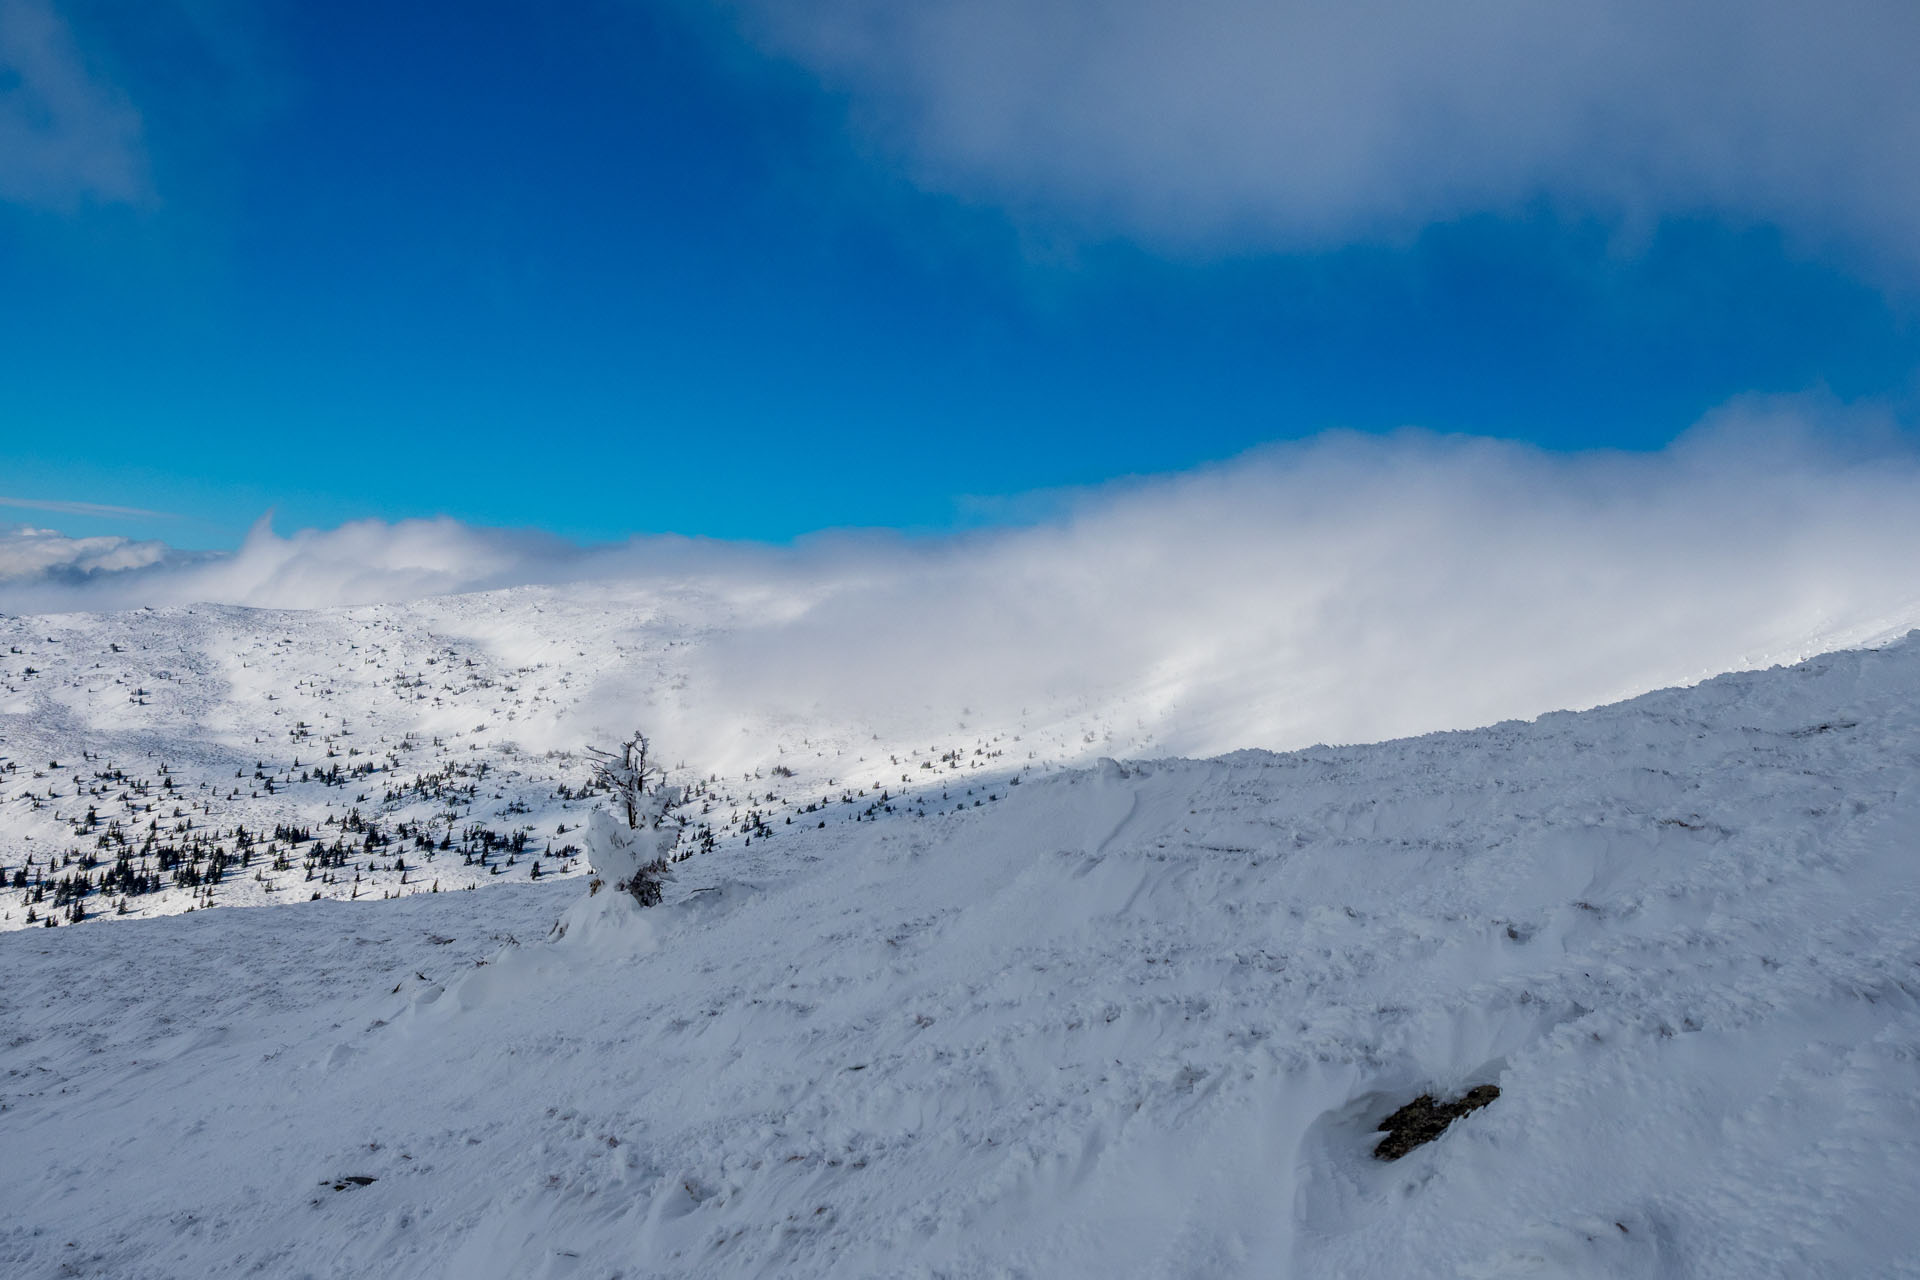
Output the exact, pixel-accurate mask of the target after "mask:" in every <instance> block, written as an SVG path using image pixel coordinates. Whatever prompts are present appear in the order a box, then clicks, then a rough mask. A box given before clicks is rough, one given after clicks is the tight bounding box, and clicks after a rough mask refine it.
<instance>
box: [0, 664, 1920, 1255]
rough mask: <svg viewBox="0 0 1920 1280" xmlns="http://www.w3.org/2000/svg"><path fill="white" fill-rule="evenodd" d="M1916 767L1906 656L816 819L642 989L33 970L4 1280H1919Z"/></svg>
mask: <svg viewBox="0 0 1920 1280" xmlns="http://www.w3.org/2000/svg"><path fill="white" fill-rule="evenodd" d="M1917 758H1920V643H1915V642H1914V641H1912V640H1909V641H1907V642H1905V643H1902V644H1899V645H1896V646H1894V647H1892V648H1889V649H1886V650H1883V651H1873V652H1848V653H1839V654H1834V655H1831V656H1828V657H1824V658H1820V659H1817V660H1814V661H1811V662H1807V663H1804V664H1802V665H1800V666H1797V667H1794V668H1790V669H1777V670H1771V671H1765V672H1757V673H1750V674H1744V675H1736V676H1727V677H1722V678H1719V679H1715V680H1712V681H1709V682H1707V683H1705V684H1703V685H1700V686H1698V687H1696V688H1693V689H1689V690H1672V691H1666V692H1660V693H1655V694H1651V695H1647V696H1645V697H1642V698H1639V699H1636V700H1634V701H1632V702H1628V703H1624V704H1620V705H1616V706H1611V707H1607V708H1602V709H1600V710H1596V711H1592V712H1583V713H1578V714H1573V713H1566V714H1555V715H1550V716H1546V717H1543V718H1542V719H1540V720H1539V721H1537V722H1533V723H1519V722H1508V723H1504V724H1500V725H1495V726H1493V727H1490V728H1486V729H1481V730H1475V731H1472V732H1463V733H1445V734H1438V735H1432V736H1428V737H1422V738H1414V739H1408V740H1403V741H1396V742H1388V743H1384V744H1380V745H1377V746H1367V747H1340V748H1331V747H1314V748H1310V749H1307V750H1304V751H1298V752H1293V753H1290V754H1285V755H1274V754H1269V753H1265V752H1241V753H1237V754H1235V755H1232V756H1227V757H1224V758H1221V759H1217V760H1209V761H1187V760H1163V761H1152V762H1137V761H1136V762H1128V763H1126V764H1124V765H1123V764H1118V763H1115V764H1111V765H1109V764H1106V763H1103V764H1102V765H1101V766H1100V767H1099V768H1097V769H1094V770H1090V771H1085V772H1056V773H1054V774H1052V775H1050V776H1037V775H1031V776H1029V777H1028V778H1027V779H1026V780H1025V781H1024V782H1023V783H1022V785H1020V786H1018V787H1012V788H1006V787H998V788H996V789H995V792H994V794H995V795H996V796H998V797H1001V798H999V799H997V800H996V802H994V803H989V804H986V805H984V806H983V807H980V808H977V809H976V808H972V807H967V808H965V809H961V810H959V811H951V810H950V811H946V812H943V813H941V814H938V815H934V816H929V817H928V818H926V819H925V820H908V819H906V818H905V817H904V816H893V817H891V818H889V817H887V816H886V815H885V814H884V813H876V815H875V818H874V820H871V821H862V822H859V823H854V822H845V823H839V824H836V825H835V826H833V827H831V828H828V829H825V830H821V829H818V828H806V827H803V826H801V825H800V824H795V826H794V828H793V829H792V830H791V831H790V832H785V833H783V835H782V838H781V839H779V840H764V839H755V840H754V841H753V842H752V844H751V845H747V844H744V843H743V844H741V845H739V846H735V847H731V848H728V849H726V850H724V851H722V852H720V853H717V854H715V855H711V856H708V857H706V858H705V859H703V860H695V861H692V862H688V863H683V864H681V867H682V872H681V876H680V878H679V880H678V881H677V882H676V883H675V884H674V885H673V887H672V888H671V889H670V891H669V893H668V896H667V900H666V902H665V903H664V904H663V905H662V906H660V907H658V908H655V909H652V910H647V911H635V912H632V913H631V914H630V916H629V918H628V920H627V922H626V924H624V925H622V926H620V927H618V928H614V927H608V928H607V929H606V930H605V931H604V933H605V936H606V938H608V939H609V940H611V939H613V938H615V937H617V936H624V937H627V938H628V939H629V940H630V941H631V942H632V944H633V945H630V946H626V947H617V946H613V945H610V944H609V945H599V944H595V945H581V944H579V942H578V940H577V939H576V938H575V937H574V936H573V934H572V933H571V931H570V932H569V934H568V936H567V937H565V938H563V939H561V940H559V941H558V942H551V943H550V942H546V941H542V939H543V938H544V937H545V935H546V934H547V932H548V929H549V928H550V926H551V924H552V922H553V921H554V919H555V918H556V916H558V915H559V914H561V913H562V912H563V911H564V910H566V909H567V908H568V906H569V904H571V903H573V902H575V901H577V900H579V899H580V898H582V897H585V896H586V888H585V886H584V885H583V884H582V883H581V881H580V880H578V879H574V880H571V881H561V882H552V881H540V882H534V883H525V882H522V883H518V884H515V885H511V886H503V887H501V888H498V889H495V890H493V891H489V892H485V893H457V894H448V893H442V894H437V895H421V896H417V897H410V898H406V899H403V900H400V901H395V902H385V903H365V902H340V901H323V902H318V903H310V904H300V905H295V906H291V907H288V908H286V909H283V910H279V911H272V912H196V913H195V914H193V915H191V916H176V917H172V918H167V919H151V920H136V921H130V922H124V923H122V924H119V925H117V926H115V927H112V928H83V929H62V930H54V931H47V930H27V931H19V932H14V933H10V934H6V935H4V936H0V964H4V966H5V969H4V971H5V972H6V974H7V979H8V980H7V982H6V983H5V984H3V985H0V1021H3V1022H4V1025H5V1026H6V1027H7V1028H8V1039H7V1040H6V1042H5V1043H4V1045H0V1069H3V1070H0V1136H4V1140H5V1149H6V1151H7V1152H8V1159H6V1160H5V1161H0V1204H4V1205H5V1206H6V1213H5V1215H4V1218H0V1274H6V1275H8V1276H15V1275H18V1276H36V1277H37V1276H54V1275H59V1274H74V1273H78V1274H100V1275H113V1276H162V1275H195V1276H209V1277H216V1276H239V1275H243V1274H276V1275H355V1276H447V1275H458V1276H463V1277H475V1278H477V1280H486V1278H488V1277H526V1276H548V1277H559V1276H581V1277H585V1276H607V1275H612V1274H622V1275H627V1276H637V1275H648V1276H701V1277H729V1276H764V1275H780V1276H835V1277H841V1276H882V1275H884V1276H894V1275H941V1276H980V1277H985V1276H1035V1277H1041V1276H1044V1277H1069V1278H1070V1277H1077V1276H1087V1277H1112V1276H1141V1277H1148V1276H1151V1277H1161V1276H1169V1275H1190V1276H1226V1275H1260V1276H1280V1277H1285V1276H1299V1277H1322V1276H1425V1275H1436V1276H1525V1275H1539V1276H1607V1277H1622V1276H1625V1277H1632V1276H1645V1277H1656V1276H1661V1277H1664V1276H1673V1275H1686V1276H1725V1277H1730V1278H1731V1277H1738V1278H1740V1280H1747V1278H1748V1277H1753V1276H1787V1275H1792V1276H1802V1275H1831V1276H1857V1275H1896V1274H1914V1273H1915V1266H1914V1261H1913V1260H1914V1259H1916V1258H1920V1219H1916V1217H1915V1216H1914V1215H1913V1213H1912V1212H1911V1206H1912V1205H1913V1203H1915V1202H1916V1200H1917V1199H1920V874H1917V873H1916V864H1915V861H1914V857H1913V848H1914V845H1913V832H1914V831H1916V830H1920V790H1916V789H1915V787H1914V786H1913V777H1914V761H1915V760H1916V759H1917ZM597 896H598V897H606V896H607V895H606V893H605V891H603V892H602V894H600V895H597ZM76 976H78V977H79V978H80V980H78V981H76ZM1479 1085H1494V1086H1497V1088H1498V1089H1499V1097H1498V1100H1497V1101H1495V1102H1494V1103H1493V1105H1490V1106H1487V1107H1484V1108H1481V1109H1479V1110H1475V1111H1473V1112H1472V1113H1471V1114H1467V1115H1463V1116H1461V1117H1459V1118H1457V1119H1455V1120H1454V1122H1453V1123H1452V1124H1450V1125H1449V1126H1447V1127H1446V1129H1445V1131H1444V1132H1442V1133H1441V1134H1440V1135H1439V1136H1438V1137H1437V1138H1436V1139H1435V1140H1433V1141H1432V1142H1429V1143H1426V1144H1425V1145H1422V1146H1420V1147H1418V1148H1417V1149H1415V1150H1412V1151H1411V1152H1409V1153H1408V1154H1407V1155H1406V1156H1405V1157H1404V1158H1402V1159H1400V1160H1396V1161H1392V1162H1384V1161H1379V1160H1375V1159H1374V1158H1373V1148H1374V1146H1375V1144H1376V1143H1377V1142H1378V1141H1379V1133H1378V1126H1379V1124H1380V1122H1381V1121H1382V1120H1383V1119H1385V1118H1386V1117H1388V1116H1389V1115H1390V1114H1392V1113H1393V1112H1395V1111H1396V1110H1397V1109H1399V1108H1401V1107H1402V1106H1404V1105H1405V1104H1406V1103H1408V1102H1409V1101H1410V1100H1411V1099H1414V1098H1416V1097H1418V1096H1420V1095H1422V1094H1431V1095H1433V1096H1435V1097H1438V1098H1454V1097H1459V1096H1461V1095H1462V1094H1464V1093H1466V1091H1467V1090H1469V1089H1471V1088H1473V1087H1475V1086H1479ZM349 1177H354V1178H366V1179H369V1181H367V1182H366V1183H365V1184H364V1185H361V1184H355V1183H348V1184H347V1185H348V1188H349V1189H347V1190H340V1191H336V1190H335V1189H334V1187H335V1185H336V1184H338V1183H341V1182H342V1181H343V1180H345V1179H347V1178H349Z"/></svg>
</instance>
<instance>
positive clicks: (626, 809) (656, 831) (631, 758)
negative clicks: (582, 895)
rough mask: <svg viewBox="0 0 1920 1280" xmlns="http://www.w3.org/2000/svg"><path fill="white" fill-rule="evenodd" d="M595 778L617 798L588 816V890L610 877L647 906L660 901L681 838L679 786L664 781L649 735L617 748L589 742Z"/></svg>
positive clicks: (595, 890) (592, 891)
mask: <svg viewBox="0 0 1920 1280" xmlns="http://www.w3.org/2000/svg"><path fill="white" fill-rule="evenodd" d="M587 754H588V755H590V756H592V757H593V776H594V781H595V782H596V783H598V784H599V785H600V786H601V787H603V788H604V789H605V790H606V791H607V793H608V795H609V797H610V798H611V799H612V802H613V811H612V812H611V813H609V812H608V811H607V810H605V809H596V810H594V811H593V813H592V814H591V815H590V816H589V817H588V819H587V830H586V844H587V861H588V863H589V864H590V865H591V866H592V867H593V879H592V880H591V881H589V882H588V885H587V890H588V893H589V895H592V894H595V893H598V892H599V891H600V889H601V888H602V886H603V885H605V884H607V883H609V882H611V883H612V885H613V887H614V888H615V889H616V890H617V891H619V892H622V893H629V894H632V895H633V900H634V901H635V902H637V903H639V904H640V905H641V906H643V907H651V906H654V905H656V904H657V903H658V902H659V901H660V895H661V887H662V884H663V883H664V881H665V880H666V878H667V875H668V868H669V865H670V859H671V855H672V853H673V848H674V846H675V845H676V844H678V843H679V840H680V831H679V827H678V826H677V825H676V824H675V822H674V820H673V808H674V806H675V805H677V804H678V803H679V802H680V789H679V788H678V787H669V786H667V785H666V784H665V771H664V770H662V769H661V768H660V767H659V766H658V765H657V764H655V763H654V762H653V761H652V759H651V758H650V756H649V755H648V743H647V738H646V735H645V734H642V733H635V734H634V735H633V736H632V737H630V738H628V739H627V740H626V741H625V742H623V743H621V744H620V749H619V750H618V751H602V750H600V749H598V748H595V747H588V748H587Z"/></svg>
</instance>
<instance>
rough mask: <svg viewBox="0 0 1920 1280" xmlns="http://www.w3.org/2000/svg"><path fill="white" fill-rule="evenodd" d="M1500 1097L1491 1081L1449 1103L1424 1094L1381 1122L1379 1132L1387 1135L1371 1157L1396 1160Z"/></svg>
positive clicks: (1497, 1089)
mask: <svg viewBox="0 0 1920 1280" xmlns="http://www.w3.org/2000/svg"><path fill="white" fill-rule="evenodd" d="M1499 1096H1500V1087H1499V1086H1498V1085H1491V1084H1482V1085H1476V1086H1474V1087H1473V1088H1471V1089H1469V1090H1467V1092H1466V1095H1465V1096H1464V1097H1460V1098H1455V1099H1454V1100H1453V1101H1452V1102H1441V1101H1439V1100H1438V1099H1437V1098H1435V1097H1434V1096H1433V1095H1432V1094H1430V1093H1423V1094H1421V1095H1420V1096H1419V1097H1417V1098H1415V1099H1414V1100H1413V1101H1412V1102H1409V1103H1408V1104H1407V1105H1406V1106H1404V1107H1402V1108H1400V1109H1399V1110H1398V1111H1396V1112H1394V1113H1393V1114H1392V1115H1390V1116H1388V1117H1387V1118H1386V1119H1385V1120H1382V1121H1381V1122H1380V1132H1381V1133H1384V1134H1386V1135H1387V1136H1386V1137H1385V1138H1382V1139H1381V1140H1380V1145H1379V1146H1377V1147H1375V1148H1374V1149H1373V1158H1374V1159H1376V1160H1398V1159H1399V1158H1400V1157H1401V1156H1403V1155H1405V1154H1407V1152H1409V1151H1411V1150H1413V1149H1414V1148H1415V1147H1418V1146H1423V1145H1425V1144H1426V1143H1429V1142H1432V1141H1433V1140H1434V1139H1435V1138H1437V1137H1439V1136H1440V1134H1441V1132H1442V1131H1444V1130H1445V1129H1446V1127H1447V1126H1448V1125H1450V1124H1452V1123H1453V1122H1454V1121H1455V1120H1458V1119H1459V1118H1460V1117H1461V1116H1464V1115H1466V1114H1467V1113H1468V1112H1469V1111H1478V1110H1479V1109H1480V1108H1482V1107H1484V1106H1486V1105H1487V1104H1488V1103H1489V1102H1492V1101H1493V1100H1494V1099H1495V1098H1497V1097H1499Z"/></svg>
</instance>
